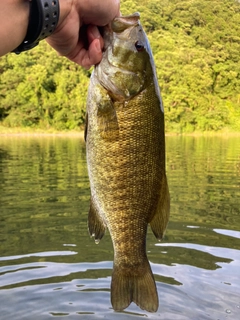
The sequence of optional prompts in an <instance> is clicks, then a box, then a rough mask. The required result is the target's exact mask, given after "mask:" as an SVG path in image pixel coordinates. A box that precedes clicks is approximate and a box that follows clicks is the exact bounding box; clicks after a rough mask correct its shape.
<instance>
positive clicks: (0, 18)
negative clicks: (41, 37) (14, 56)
mask: <svg viewBox="0 0 240 320" xmlns="http://www.w3.org/2000/svg"><path fill="white" fill-rule="evenodd" d="M29 8H30V6H29V0H1V3H0V26H1V27H0V43H1V44H0V56H2V55H4V54H6V53H8V52H10V51H12V50H14V49H15V48H16V47H17V46H18V45H19V44H20V43H21V42H22V41H23V39H24V38H25V35H26V33H27V27H28V20H29Z"/></svg>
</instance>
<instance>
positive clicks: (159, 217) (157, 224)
mask: <svg viewBox="0 0 240 320" xmlns="http://www.w3.org/2000/svg"><path fill="white" fill-rule="evenodd" d="M169 215H170V195H169V190H168V184H167V177H166V175H164V177H163V183H162V187H161V190H160V198H159V201H158V205H157V209H156V212H155V215H154V216H153V218H152V220H151V222H150V225H151V228H152V232H153V233H154V235H155V237H156V238H157V239H158V240H159V241H160V240H161V239H162V238H163V236H164V233H165V231H166V228H167V224H168V220H169Z"/></svg>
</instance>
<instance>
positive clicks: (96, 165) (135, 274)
mask: <svg viewBox="0 0 240 320" xmlns="http://www.w3.org/2000/svg"><path fill="white" fill-rule="evenodd" d="M104 42H105V48H104V53H103V59H102V61H101V62H100V64H98V65H97V66H96V67H95V70H94V72H93V73H92V76H91V81H90V86H89V92H88V100H87V121H86V129H85V139H86V149H87V165H88V173H89V180H90V188H91V204H90V211H89V216H88V228H89V232H90V235H91V236H93V237H94V238H95V241H96V242H97V243H98V242H99V241H100V239H101V238H102V237H103V235H104V233H105V229H106V228H108V230H109V232H110V235H111V238H112V242H113V247H114V266H113V274H112V283H111V302H112V306H113V308H114V310H117V311H120V310H123V309H125V308H127V307H128V306H129V304H130V303H131V302H132V301H133V302H135V303H136V304H137V305H138V306H139V307H140V308H142V309H144V310H147V311H150V312H156V311H157V309H158V294H157V290H156V284H155V280H154V277H153V274H152V271H151V268H150V264H149V261H148V259H147V254H146V233H147V226H148V223H150V225H151V228H152V231H153V233H154V235H155V236H156V237H157V239H158V240H161V239H162V237H163V235H164V232H165V230H166V227H167V223H168V219H169V207H170V204H169V203H170V201H169V192H168V185H167V178H166V173H165V135H164V113H163V105H162V101H161V97H160V90H159V87H158V83H157V78H156V71H155V66H154V62H153V57H152V53H151V49H150V46H149V43H148V40H147V37H146V34H145V32H144V31H143V28H142V26H141V24H140V22H139V14H138V13H135V14H133V15H130V16H125V17H118V18H115V19H114V20H113V22H112V23H111V25H109V26H107V27H105V29H104Z"/></svg>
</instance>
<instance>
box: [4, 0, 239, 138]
mask: <svg viewBox="0 0 240 320" xmlns="http://www.w3.org/2000/svg"><path fill="white" fill-rule="evenodd" d="M134 11H139V12H140V14H141V21H142V24H143V26H144V28H145V30H146V32H147V34H148V37H149V40H150V43H151V46H152V50H153V54H154V58H155V63H156V66H157V73H158V78H159V83H160V86H161V90H162V96H163V101H164V105H165V115H166V128H167V131H169V132H193V131H210V130H211V131H219V130H224V129H228V130H229V131H240V3H239V1H237V0H185V1H184V0H161V1H160V0H145V1H144V2H143V1H140V0H123V1H122V4H121V12H122V14H130V13H133V12H134ZM89 76H90V72H89V71H85V70H83V69H82V68H80V67H79V66H77V65H75V64H74V63H71V62H69V61H67V59H65V58H63V57H59V56H58V55H57V54H56V52H54V51H53V50H52V49H51V48H50V47H49V46H48V45H47V44H46V43H45V42H42V43H41V44H40V45H39V46H38V47H36V48H35V49H33V50H31V51H29V52H26V53H22V54H21V55H19V56H16V55H15V54H9V55H7V56H5V57H2V58H1V59H0V121H1V123H2V124H3V125H4V126H10V127H14V126H30V127H41V128H50V127H53V128H56V129H59V130H63V129H76V128H79V126H81V124H83V123H84V118H85V103H86V93H87V88H88V83H89Z"/></svg>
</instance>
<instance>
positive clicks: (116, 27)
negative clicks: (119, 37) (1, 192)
mask: <svg viewBox="0 0 240 320" xmlns="http://www.w3.org/2000/svg"><path fill="white" fill-rule="evenodd" d="M139 19H140V14H139V12H135V13H133V14H131V15H128V16H120V17H116V18H115V19H114V20H113V21H112V22H111V30H112V32H116V33H120V32H123V31H124V30H126V29H128V28H129V27H134V26H136V25H138V24H139Z"/></svg>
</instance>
